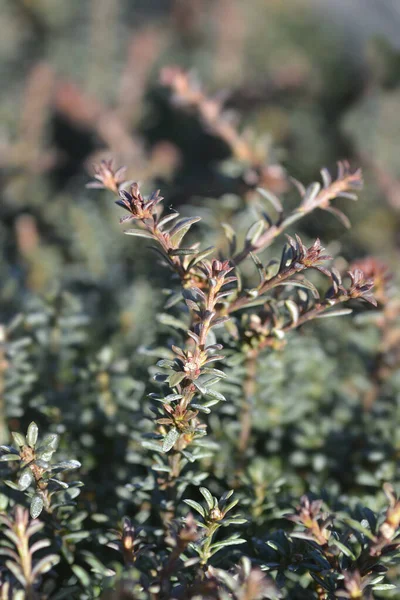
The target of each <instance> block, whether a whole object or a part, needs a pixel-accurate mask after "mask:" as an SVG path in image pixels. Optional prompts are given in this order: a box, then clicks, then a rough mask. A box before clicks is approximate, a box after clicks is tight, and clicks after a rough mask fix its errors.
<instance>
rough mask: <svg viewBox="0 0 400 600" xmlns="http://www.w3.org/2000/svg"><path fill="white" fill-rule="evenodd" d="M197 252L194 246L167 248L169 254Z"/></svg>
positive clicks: (177, 254)
mask: <svg viewBox="0 0 400 600" xmlns="http://www.w3.org/2000/svg"><path fill="white" fill-rule="evenodd" d="M197 252H198V251H197V250H196V249H195V248H175V249H172V250H168V254H169V255H170V256H190V255H191V254H197Z"/></svg>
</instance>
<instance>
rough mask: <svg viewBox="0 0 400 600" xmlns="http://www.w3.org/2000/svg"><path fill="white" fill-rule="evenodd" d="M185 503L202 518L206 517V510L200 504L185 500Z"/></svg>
mask: <svg viewBox="0 0 400 600" xmlns="http://www.w3.org/2000/svg"><path fill="white" fill-rule="evenodd" d="M184 502H185V504H187V505H188V506H190V508H193V509H194V510H196V511H197V512H198V513H199V514H200V515H201V516H202V517H205V516H206V513H205V511H204V508H203V507H202V506H201V504H199V503H198V502H196V501H195V500H184Z"/></svg>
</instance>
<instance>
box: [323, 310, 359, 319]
mask: <svg viewBox="0 0 400 600" xmlns="http://www.w3.org/2000/svg"><path fill="white" fill-rule="evenodd" d="M352 312H353V310H352V309H351V308H341V309H339V310H330V311H327V312H324V313H321V314H320V315H317V316H316V319H327V318H328V317H343V316H344V315H350V314H351V313H352Z"/></svg>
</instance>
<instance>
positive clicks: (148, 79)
mask: <svg viewBox="0 0 400 600" xmlns="http://www.w3.org/2000/svg"><path fill="white" fill-rule="evenodd" d="M0 30H1V32H2V33H1V36H0V76H1V81H2V93H1V95H0V194H1V200H0V246H1V259H0V315H1V318H0V321H1V323H3V324H8V323H9V322H10V319H12V318H13V317H14V315H15V314H16V313H18V312H20V311H22V312H23V314H24V315H25V316H24V321H23V331H24V334H28V335H29V336H32V337H33V339H34V340H35V341H36V342H37V344H36V345H35V346H34V350H33V351H32V352H33V354H30V355H29V356H30V358H29V360H30V363H29V364H30V366H29V367H28V366H27V362H26V358H22V359H21V363H20V364H19V363H18V364H14V365H13V368H12V369H11V370H9V371H8V375H7V377H9V380H8V381H9V383H8V384H7V385H9V388H10V390H11V391H10V393H9V400H8V404H7V407H6V409H5V408H4V407H3V409H2V410H3V412H4V410H6V411H7V414H8V415H9V418H10V419H11V421H10V424H11V427H12V429H20V427H19V423H18V422H17V421H15V419H19V418H21V415H22V414H25V413H24V410H26V408H27V407H28V406H29V410H31V412H32V414H33V415H34V416H35V417H36V416H37V412H38V411H39V412H40V413H41V414H42V415H45V416H46V418H48V419H49V421H51V422H56V423H59V424H60V425H59V426H60V427H61V423H64V424H66V426H67V427H70V434H71V437H72V438H74V436H75V438H74V439H75V440H76V444H77V448H78V449H79V447H80V444H84V445H86V446H87V447H88V448H90V447H93V445H94V441H93V439H94V438H93V437H90V436H91V433H90V429H88V427H89V426H88V423H92V422H93V423H97V424H98V423H100V422H101V419H104V422H107V419H111V418H113V416H114V415H115V413H116V411H117V412H118V411H120V410H124V409H125V408H126V406H127V405H128V403H129V402H132V400H131V398H132V394H137V396H138V398H140V397H141V395H142V394H143V383H141V382H143V379H146V377H147V374H146V376H145V377H143V372H142V369H143V366H145V368H146V369H147V368H149V365H151V364H154V362H155V360H156V359H155V358H154V357H153V356H151V357H150V358H149V356H148V355H147V354H146V353H144V355H143V354H140V353H139V352H138V350H139V349H140V348H142V347H143V346H146V347H149V346H152V345H153V346H154V345H156V344H157V343H159V338H158V337H157V335H158V334H157V333H156V331H157V328H158V327H159V325H158V324H157V323H156V322H155V319H154V313H155V311H156V309H157V308H159V307H160V306H162V304H163V297H162V294H160V293H159V292H158V291H157V290H159V289H162V287H163V284H164V283H165V281H164V279H163V277H164V275H163V272H162V270H160V271H159V269H158V267H157V266H156V265H155V264H154V261H153V258H152V257H151V256H148V252H147V250H145V247H144V245H143V243H141V242H142V241H143V240H138V241H136V239H134V238H130V237H129V236H123V235H122V234H121V228H120V226H119V224H118V212H117V210H116V208H115V206H114V198H113V197H112V196H111V194H110V193H108V192H104V191H99V190H88V189H85V184H86V183H87V182H88V181H89V180H90V179H91V176H92V174H93V168H92V164H93V163H94V162H98V161H99V160H100V159H102V158H111V157H112V158H113V159H114V162H115V164H116V165H117V166H121V165H127V167H128V177H129V178H132V179H134V180H137V181H140V182H141V183H142V184H143V188H144V190H145V191H151V190H152V189H154V187H160V188H161V190H162V193H163V195H164V196H165V197H166V205H167V206H171V207H173V208H178V207H179V210H182V212H185V211H186V212H187V211H189V212H190V211H193V212H194V213H195V214H201V216H202V217H203V219H204V223H205V227H203V228H202V229H201V232H200V233H199V236H200V239H202V243H204V244H206V243H207V242H209V241H211V242H213V243H215V242H219V241H220V240H218V239H217V240H216V239H215V231H214V233H213V235H214V238H213V239H211V240H209V239H208V237H209V235H210V234H209V233H208V230H207V224H210V225H213V226H215V224H216V223H221V222H222V221H224V220H229V218H230V217H229V215H236V217H235V216H233V221H232V222H233V224H234V225H235V218H236V224H238V223H239V221H240V220H241V219H242V217H243V203H245V202H246V199H247V198H251V193H252V192H253V190H254V188H255V187H256V186H258V185H261V186H263V187H266V188H268V189H270V190H271V191H273V192H274V193H275V194H276V195H278V196H279V197H280V198H281V200H282V201H284V203H285V206H286V207H287V208H288V209H290V208H291V207H293V206H295V205H296V204H298V201H299V199H298V196H296V191H295V189H294V188H293V186H292V185H291V183H290V180H289V176H293V177H295V178H297V179H298V180H300V181H302V182H303V183H304V184H307V185H308V184H309V183H311V182H312V181H315V180H318V179H319V177H320V175H319V170H320V168H321V167H327V168H328V169H329V170H330V171H331V172H332V173H335V169H336V161H338V160H341V159H347V160H349V161H350V163H351V165H352V166H353V167H354V168H356V167H358V166H361V167H362V168H363V171H364V176H365V189H364V191H363V192H362V193H361V198H360V200H359V202H358V203H352V202H348V201H346V200H339V201H338V205H339V206H340V207H341V208H342V209H344V211H345V212H346V214H347V215H348V216H349V218H350V220H351V222H352V229H350V230H347V229H346V228H345V227H344V226H343V224H342V223H339V222H337V221H336V220H335V219H334V218H333V217H332V216H331V215H327V214H326V213H321V212H318V213H315V214H313V215H310V217H309V218H307V219H306V220H304V222H302V223H301V225H300V227H299V228H298V229H297V231H299V233H301V235H302V237H303V239H305V240H306V241H309V240H313V239H315V237H316V236H320V237H321V238H322V242H323V243H324V245H325V246H327V247H328V250H329V252H331V253H332V254H333V255H334V256H335V257H336V258H335V259H336V261H337V266H339V267H341V268H342V269H344V270H345V269H346V267H347V266H348V265H349V264H350V263H352V262H353V261H354V260H361V259H365V258H366V257H368V256H371V255H373V256H374V257H375V258H376V259H378V262H375V263H374V262H372V263H370V265H369V266H370V268H371V269H372V270H373V271H374V270H375V272H376V271H377V270H378V272H380V274H381V277H382V279H385V277H386V275H385V276H383V275H382V273H386V272H388V271H392V272H393V273H394V277H393V278H392V282H395V281H396V277H397V278H398V275H397V274H396V270H397V265H398V260H399V249H400V229H399V225H400V153H399V140H400V117H399V111H400V38H399V36H398V31H399V30H400V3H399V2H398V0H351V1H350V0H335V1H334V2H332V1H329V0H286V1H283V0H251V1H249V0H190V1H189V0H86V2H82V1H81V0H68V2H55V1H54V0H1V11H0ZM246 218H248V217H246ZM246 218H245V219H244V222H245V221H246ZM250 222H251V220H250ZM281 245H282V244H281ZM279 252H280V250H279ZM364 264H365V263H364ZM61 292H62V293H63V294H64V295H63V296H62V299H60V298H61V296H60V293H61ZM382 298H383V297H381V299H382ZM396 302H397V303H396ZM388 311H389V314H386V317H385V319H386V320H385V319H384V320H383V321H381V322H380V325H379V324H378V328H376V323H375V324H373V325H371V326H365V327H364V326H363V327H364V329H360V327H361V325H360V323H361V321H360V322H358V321H357V320H354V321H353V320H348V321H347V320H344V321H340V325H337V324H335V325H333V324H332V325H323V326H322V325H321V327H320V329H318V328H317V329H316V332H315V333H314V334H313V335H310V336H309V338H307V339H304V337H303V338H301V339H300V341H299V342H298V343H297V345H296V343H295V344H294V346H290V348H289V349H288V350H287V352H286V354H285V353H283V355H282V356H281V357H278V358H275V359H271V361H272V362H271V365H270V366H271V370H270V371H266V377H267V379H268V381H266V383H265V385H266V388H265V389H266V390H267V391H266V392H265V393H267V394H268V398H273V399H274V400H268V401H269V402H273V404H272V405H271V406H270V409H269V412H268V414H267V416H266V417H265V416H264V421H265V422H263V421H262V419H261V420H260V421H257V423H258V426H259V427H260V429H261V430H262V429H263V427H264V428H265V429H266V430H268V429H269V428H270V427H271V423H272V424H274V427H275V429H274V433H273V434H272V433H271V432H270V433H269V436H270V437H269V438H268V442H265V443H266V448H267V449H268V452H270V453H271V456H275V459H274V460H277V461H279V460H283V461H285V460H286V458H285V457H283V455H282V454H281V450H280V448H281V444H284V438H285V436H286V441H287V440H288V439H290V440H293V439H295V442H294V447H293V448H292V447H289V446H287V445H286V448H287V454H288V456H289V459H288V460H289V461H291V462H292V464H293V465H294V468H295V469H297V468H299V469H301V468H302V467H303V466H304V465H306V464H312V465H314V467H315V469H317V470H318V469H319V471H321V470H323V469H327V471H326V472H327V475H326V476H327V477H329V476H330V475H331V474H332V472H333V471H335V469H336V472H337V473H339V474H340V477H345V478H346V483H345V484H343V485H344V489H347V488H346V485H348V486H350V487H351V486H352V485H353V484H354V481H355V477H358V478H360V481H359V482H358V483H359V484H360V485H366V486H367V489H369V488H368V486H370V485H371V486H375V485H380V484H381V482H382V481H383V480H385V479H391V480H392V481H393V480H394V479H395V472H396V469H397V464H398V456H399V455H400V454H399V453H400V439H399V433H398V432H397V433H396V431H395V430H392V429H391V428H390V427H387V426H385V433H384V434H383V432H382V431H381V430H380V429H379V424H376V422H375V421H374V419H373V418H369V417H366V419H367V420H368V427H370V428H371V430H370V431H369V433H366V431H367V429H366V427H367V425H366V424H365V422H363V421H362V419H361V417H360V410H361V408H360V407H363V406H364V407H367V408H368V407H371V406H372V405H373V404H374V402H375V400H376V398H377V396H378V395H380V397H381V398H383V400H381V404H379V405H378V404H377V405H376V406H377V410H378V412H379V411H380V414H382V412H384V413H385V415H386V417H387V423H390V424H391V425H392V426H393V427H394V426H395V424H396V418H397V417H396V415H397V414H398V410H399V409H398V407H397V405H396V403H395V402H394V398H395V396H396V394H398V390H399V389H400V382H399V379H400V377H399V369H398V364H399V356H398V354H399V351H398V348H399V346H400V333H399V332H400V327H399V325H398V320H399V313H400V310H399V306H398V301H392V304H390V309H388ZM368 314H369V313H368ZM361 316H362V315H361ZM328 321H330V320H328ZM343 323H346V324H347V325H346V327H345V326H343ZM364 323H365V321H364ZM382 323H383V325H382ZM395 323H397V325H396V327H395ZM12 335H14V334H11V333H10V336H12ZM15 335H16V338H17V339H19V338H18V336H19V335H22V334H15ZM307 340H308V341H307ZM60 348H61V350H62V352H61V350H60ZM304 348H306V349H307V352H306V353H305V354H306V356H305V355H304ZM99 349H100V350H99ZM396 349H397V350H396ZM30 352H31V351H30ZM60 356H61V358H60ZM154 356H157V357H158V358H159V357H160V356H162V350H158V351H154ZM382 357H383V358H382ZM113 361H115V362H116V363H117V366H115V362H113ZM124 361H125V362H124ZM146 361H147V362H146ZM274 361H275V362H274ZM296 361H297V362H296ZM1 368H2V369H3V370H4V368H5V366H4V364H3V363H2V367H1ZM13 369H14V371H15V372H17V375H18V376H17V375H15V376H14V375H13V373H14V371H13ZM124 369H125V371H124ZM123 372H129V373H130V376H131V375H133V376H135V375H137V376H138V380H140V381H139V382H136V383H135V381H134V380H133V382H132V380H129V381H130V383H129V385H128V384H126V385H127V387H126V389H125V388H124V387H123V385H124V384H123V383H121V377H122V375H121V373H123ZM21 373H22V375H21ZM271 373H274V376H273V377H271ZM114 376H115V377H114ZM21 377H22V379H21ZM13 378H14V379H13ZM113 378H114V379H113ZM21 381H22V383H21ZM44 381H46V382H47V381H48V382H49V388H48V389H44V388H43V382H44ZM290 381H295V382H296V383H295V384H293V383H290ZM76 382H78V383H76ZM110 382H111V383H110ZM327 382H329V383H327ZM121 385H122V388H121ZM71 386H75V388H74V387H71ZM76 386H78V387H76ZM113 386H115V390H114V392H113V393H112V394H110V389H114V388H113ZM135 386H136V387H135ZM293 386H294V387H293ZM292 387H293V389H292ZM328 388H329V389H328ZM71 389H73V390H74V391H73V394H72V395H71ZM121 390H122V391H121ZM132 390H133V391H132ZM382 390H383V391H382ZM396 390H397V391H396ZM113 394H114V395H113ZM124 394H125V395H124ZM299 394H300V396H301V398H300V397H299ZM0 396H1V394H0ZM385 399H386V400H385ZM115 402H116V404H115ZM118 402H120V407H119V408H118ZM385 402H386V404H385ZM74 403H75V404H74ZM124 403H125V404H124ZM318 403H319V404H318ZM321 403H324V406H325V413H326V414H328V415H329V421H328V420H327V421H326V422H325V425H326V427H327V428H328V429H327V430H326V431H322V430H321V424H320V423H319V421H318V418H317V417H315V407H316V405H317V406H318V407H319V408H318V410H320V405H321ZM121 406H122V407H123V408H121ZM74 407H75V408H74ZM124 407H125V408H124ZM295 408H296V410H294V409H295ZM299 410H300V413H301V414H300V413H299V412H298V411H299ZM296 411H297V412H296ZM396 411H397V412H396ZM0 412H1V411H0ZM264 412H265V411H264ZM78 413H79V414H81V418H80V421H79V423H78V421H77V420H76V415H77V414H78ZM118 414H119V415H120V414H122V413H118ZM288 415H292V424H290V417H289V416H288ZM300 417H304V421H301V420H300ZM305 417H307V418H308V419H309V421H307V419H306V418H305ZM26 418H27V417H26ZM43 418H44V417H43ZM13 419H14V421H13ZM295 421H296V423H295ZM300 421H301V423H300ZM375 426H376V429H374V428H375ZM4 427H5V424H4V423H3V428H4ZM107 427H108V425H105V430H104V431H105V433H104V435H105V439H106V437H107V435H109V436H111V434H110V432H108V433H107V431H108V430H107ZM118 427H119V429H120V430H121V427H122V425H118ZM213 427H214V430H218V425H217V424H216V423H214V425H213ZM74 428H75V429H76V433H72V432H73V430H74ZM291 428H292V429H291ZM293 428H294V429H293ZM330 428H331V429H332V430H331V429H330ZM294 430H295V433H293V431H294ZM328 430H329V431H328ZM346 432H347V433H346ZM371 432H372V433H371ZM135 435H136V434H135ZM274 436H275V437H274ZM295 436H297V437H295ZM374 436H375V437H374ZM137 437H139V432H138V433H137ZM367 437H368V440H369V442H368V443H370V444H372V446H373V447H374V452H375V454H374V455H373V457H372V458H371V461H370V462H368V461H369V458H368V456H367V455H366V454H365V453H364V450H363V449H362V448H364V446H363V443H364V442H365V440H366V438H367ZM363 440H364V442H363ZM371 440H374V441H373V442H371ZM339 442H340V443H339ZM107 443H108V442H107ZM110 444H111V442H110V443H109V446H110ZM104 445H105V446H106V442H104ZM322 447H324V449H323V450H322V451H321V450H320V449H321V448H322ZM99 448H100V446H99V445H97V447H96V452H97V455H96V456H95V457H94V458H93V457H92V458H91V459H89V458H88V459H87V460H88V461H89V463H88V464H87V465H86V467H85V468H86V469H87V470H88V471H90V469H92V472H93V473H94V474H93V478H94V479H95V478H96V477H99V473H97V472H96V464H101V461H102V460H103V459H104V457H102V456H99V455H98V453H99V451H100V450H99ZM339 448H340V452H339ZM360 448H361V450H360ZM378 451H380V452H381V454H379V452H378ZM113 452H116V453H117V454H118V452H119V450H118V448H117V449H114V450H113ZM357 452H360V453H361V455H362V460H363V461H364V459H365V464H364V467H365V470H364V471H360V469H361V467H359V463H358V462H357V461H359V460H361V459H360V454H358V455H357V454H356V453H357ZM371 452H372V451H371ZM377 452H378V454H379V457H380V458H378V459H377V458H376V457H377ZM326 453H327V455H328V456H329V457H330V458H329V459H328V462H327V459H326ZM321 457H322V458H321ZM374 457H375V458H374ZM109 458H110V457H109ZM228 459H229V453H228V454H227V460H228ZM90 460H91V461H92V463H90ZM110 460H111V458H110ZM222 460H223V459H222V458H221V461H222ZM344 460H345V461H346V464H347V465H348V470H347V473H346V474H343V473H342V466H341V465H342V464H343V461H344ZM352 460H354V473H356V475H354V473H353V471H352V467H351V461H352ZM96 461H97V462H96ZM296 461H297V462H296ZM324 461H325V462H324ZM329 461H331V462H329ZM374 461H375V462H374ZM270 464H272V463H270ZM327 465H328V466H327ZM382 465H383V466H382ZM364 467H363V468H364ZM268 468H269V467H268ZM285 468H286V467H285ZM385 469H386V470H385ZM278 472H279V468H278ZM371 472H373V473H374V476H373V477H372V476H370V478H369V479H368V477H369V474H370V473H371ZM124 477H125V475H124V473H122V474H121V480H123V479H124ZM303 477H304V474H301V476H300V478H299V479H298V480H297V481H298V482H299V481H301V480H302V478H303ZM310 477H311V478H312V477H313V475H312V474H311V475H310ZM86 481H88V478H87V479H86ZM298 485H299V486H301V485H302V484H300V483H299V484H298ZM89 488H90V484H89Z"/></svg>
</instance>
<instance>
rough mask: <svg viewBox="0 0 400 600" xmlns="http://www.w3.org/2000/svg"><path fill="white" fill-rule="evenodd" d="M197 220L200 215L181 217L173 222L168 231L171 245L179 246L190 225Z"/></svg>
mask: <svg viewBox="0 0 400 600" xmlns="http://www.w3.org/2000/svg"><path fill="white" fill-rule="evenodd" d="M198 221H200V217H191V218H189V219H181V220H180V221H178V222H177V223H175V225H174V227H173V228H172V229H171V231H170V232H169V234H170V236H171V243H172V245H173V246H179V244H180V243H181V241H182V239H183V238H184V236H185V235H186V234H187V232H188V231H189V229H190V228H191V226H192V225H193V224H194V223H197V222H198Z"/></svg>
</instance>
